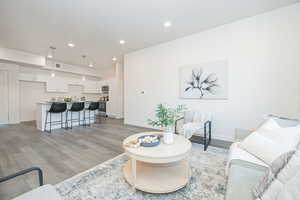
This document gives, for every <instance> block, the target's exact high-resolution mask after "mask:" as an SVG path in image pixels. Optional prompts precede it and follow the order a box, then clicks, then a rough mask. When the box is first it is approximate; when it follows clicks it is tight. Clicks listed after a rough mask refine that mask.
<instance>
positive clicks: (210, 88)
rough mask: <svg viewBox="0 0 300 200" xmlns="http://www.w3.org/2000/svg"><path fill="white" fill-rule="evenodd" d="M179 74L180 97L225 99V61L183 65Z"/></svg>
mask: <svg viewBox="0 0 300 200" xmlns="http://www.w3.org/2000/svg"><path fill="white" fill-rule="evenodd" d="M179 75H180V79H179V80H180V97H181V98H184V99H227V92H228V91H227V90H228V88H227V87H228V85H227V81H228V80H227V61H215V62H210V63H203V64H195V65H188V66H183V67H181V68H180V70H179Z"/></svg>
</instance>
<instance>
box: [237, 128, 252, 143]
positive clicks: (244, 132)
mask: <svg viewBox="0 0 300 200" xmlns="http://www.w3.org/2000/svg"><path fill="white" fill-rule="evenodd" d="M253 131H254V130H253V129H240V128H236V129H235V135H234V141H235V142H240V141H242V140H244V139H245V138H246V137H248V136H249V135H250V134H251V133H252V132H253Z"/></svg>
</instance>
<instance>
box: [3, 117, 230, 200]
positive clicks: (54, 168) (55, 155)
mask: <svg viewBox="0 0 300 200" xmlns="http://www.w3.org/2000/svg"><path fill="white" fill-rule="evenodd" d="M149 130H150V129H145V128H138V127H133V126H128V125H123V121H122V120H115V119H106V120H103V121H102V123H100V124H94V125H92V126H90V127H87V128H85V127H76V128H75V127H73V129H72V130H70V129H69V130H64V129H60V130H56V131H53V132H52V133H51V134H48V133H47V134H46V133H44V132H41V131H38V130H37V129H36V128H35V125H34V123H32V122H30V123H21V124H18V125H8V126H0V177H3V176H6V175H9V174H12V173H15V172H17V171H19V170H22V169H26V168H29V167H33V166H36V167H40V168H42V170H43V172H44V182H45V183H46V184H47V183H50V184H55V183H58V182H61V181H63V180H65V179H67V178H70V177H72V176H74V175H75V174H77V173H80V172H83V171H85V170H87V169H89V168H91V167H94V166H96V165H98V164H100V163H102V162H104V161H106V160H109V159H111V158H113V157H115V156H117V155H119V154H121V153H123V149H122V141H123V139H125V138H126V137H127V136H129V135H132V134H135V133H138V132H143V131H149ZM212 143H213V144H215V145H217V146H221V147H228V145H229V143H226V142H222V141H216V140H215V141H212ZM37 186H38V180H37V176H36V173H34V174H31V175H26V176H24V177H19V178H16V179H14V180H10V181H8V182H5V183H0V200H8V199H11V198H13V197H15V196H18V195H20V194H22V193H24V192H26V191H29V190H31V189H33V188H36V187H37Z"/></svg>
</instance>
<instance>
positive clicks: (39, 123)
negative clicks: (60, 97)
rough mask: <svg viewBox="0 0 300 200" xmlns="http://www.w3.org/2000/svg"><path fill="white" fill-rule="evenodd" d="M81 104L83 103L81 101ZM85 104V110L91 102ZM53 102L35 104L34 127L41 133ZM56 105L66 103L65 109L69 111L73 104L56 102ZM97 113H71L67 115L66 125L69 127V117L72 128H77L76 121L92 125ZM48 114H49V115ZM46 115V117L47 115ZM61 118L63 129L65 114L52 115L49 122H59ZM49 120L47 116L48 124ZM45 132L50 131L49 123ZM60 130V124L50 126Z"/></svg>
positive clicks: (77, 123)
mask: <svg viewBox="0 0 300 200" xmlns="http://www.w3.org/2000/svg"><path fill="white" fill-rule="evenodd" d="M76 102H80V101H76ZM81 102H83V101H81ZM84 102H85V108H87V107H88V105H89V104H90V102H91V101H84ZM52 103H54V102H51V101H44V102H37V103H36V106H37V109H36V127H37V129H39V130H41V131H45V122H46V115H47V111H48V110H49V109H50V107H51V104H52ZM57 103H67V108H68V109H70V108H71V105H72V103H74V102H63V101H62V102H57ZM97 113H98V111H95V112H94V111H91V112H88V111H85V110H83V111H80V112H72V114H68V123H67V125H68V126H69V127H70V126H71V117H72V120H73V124H72V126H79V122H78V119H79V120H80V124H83V123H86V122H87V121H88V122H89V123H94V115H95V114H97ZM49 114H50V113H49ZM49 114H48V115H49ZM61 118H62V120H63V127H65V126H66V118H67V115H66V112H64V113H52V114H51V120H52V122H57V121H60V120H61ZM88 118H90V120H87V121H85V119H88ZM49 120H50V117H49V116H48V122H50V121H49ZM46 128H47V130H49V129H50V123H49V124H47V125H46ZM59 128H61V125H60V123H53V124H52V126H51V129H59Z"/></svg>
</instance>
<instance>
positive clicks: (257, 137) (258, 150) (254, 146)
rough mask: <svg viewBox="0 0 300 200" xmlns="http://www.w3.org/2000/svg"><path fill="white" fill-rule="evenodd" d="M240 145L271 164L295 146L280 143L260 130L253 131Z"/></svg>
mask: <svg viewBox="0 0 300 200" xmlns="http://www.w3.org/2000/svg"><path fill="white" fill-rule="evenodd" d="M240 147H241V148H243V149H244V150H245V151H247V152H249V153H251V154H252V155H254V156H256V157H257V158H259V159H261V160H262V161H264V162H265V163H267V164H268V165H269V166H270V165H271V164H272V162H273V161H274V160H275V159H276V158H278V157H279V156H280V155H282V154H284V153H286V152H288V151H291V150H293V148H290V147H289V146H285V145H280V144H278V143H276V142H274V141H272V140H270V139H269V138H267V137H264V136H263V135H261V134H259V133H258V132H253V133H251V134H250V135H249V136H248V137H247V138H246V139H245V140H244V141H243V142H241V144H240ZM266 147H268V148H266Z"/></svg>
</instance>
